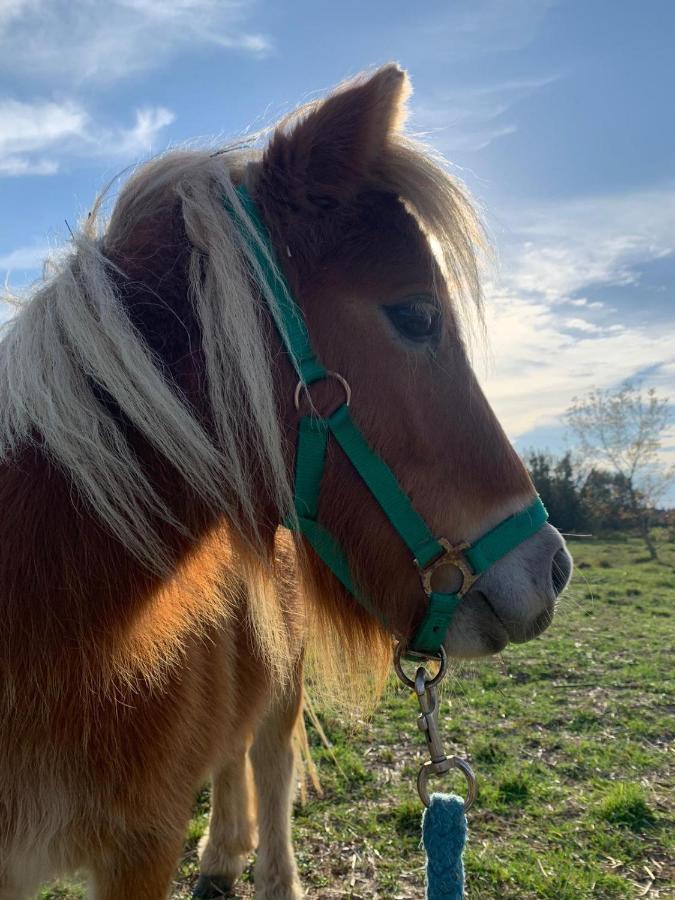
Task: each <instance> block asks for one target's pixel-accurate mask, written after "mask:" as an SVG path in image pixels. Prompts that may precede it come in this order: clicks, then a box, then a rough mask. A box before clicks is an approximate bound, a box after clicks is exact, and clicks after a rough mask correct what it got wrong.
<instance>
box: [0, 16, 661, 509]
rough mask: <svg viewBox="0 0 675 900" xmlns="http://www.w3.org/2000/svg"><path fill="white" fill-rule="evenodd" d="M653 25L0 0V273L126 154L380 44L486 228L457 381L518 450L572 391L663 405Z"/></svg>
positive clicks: (28, 276) (543, 442)
mask: <svg viewBox="0 0 675 900" xmlns="http://www.w3.org/2000/svg"><path fill="white" fill-rule="evenodd" d="M674 34H675V3H672V2H671V0H649V2H648V3H635V2H632V0H594V2H592V3H589V2H588V0H443V2H438V0H425V2H424V3H421V2H420V3H411V2H409V0H405V2H400V0H386V2H383V0H370V2H368V3H366V2H364V0H359V2H356V0H342V2H341V3H339V4H337V3H334V4H328V3H324V4H321V3H317V2H316V0H311V2H310V0H284V2H279V0H0V279H2V280H3V281H4V282H6V283H8V285H9V286H10V288H11V289H14V290H17V289H22V288H23V289H25V287H26V285H28V284H29V283H30V282H32V281H33V280H35V279H36V278H37V277H38V276H39V274H40V271H41V266H42V263H43V260H44V258H45V256H46V255H47V253H49V252H52V251H54V250H58V248H59V247H60V246H63V245H64V244H65V243H66V242H67V240H68V238H69V236H70V235H69V230H68V229H69V227H73V226H74V224H75V223H76V222H77V221H78V219H79V218H80V217H81V216H82V215H83V214H85V213H86V211H87V209H88V207H89V205H90V203H91V201H92V199H93V197H94V196H95V194H96V193H97V191H98V190H99V189H100V188H101V187H103V186H104V185H105V184H106V183H107V182H108V181H110V180H111V179H112V178H114V177H115V176H117V175H118V174H119V173H120V172H122V171H124V170H125V169H127V168H128V167H129V166H131V165H132V164H134V163H136V162H138V161H139V160H143V159H147V158H149V157H150V156H151V155H152V154H154V153H157V152H161V151H163V150H166V149H167V148H168V147H170V146H173V145H184V144H185V142H188V141H191V142H196V143H198V144H199V143H204V142H212V141H218V142H222V141H224V140H226V139H228V138H232V137H236V136H237V135H239V134H241V133H242V132H245V131H250V130H255V129H257V128H259V127H260V126H262V125H265V124H269V123H270V122H272V121H274V120H275V119H276V118H277V117H278V116H280V115H282V114H283V113H285V112H288V111H289V110H291V109H292V108H293V107H295V106H296V105H297V104H298V103H300V102H304V101H306V100H308V99H310V98H313V97H316V96H319V95H321V94H322V93H323V92H325V91H326V90H328V89H329V88H330V87H331V86H333V85H334V84H336V83H337V82H339V81H341V80H342V79H344V78H345V77H348V76H350V75H353V74H355V73H357V72H359V71H361V70H363V69H365V68H368V67H372V66H375V65H378V64H381V63H384V62H387V61H389V60H396V61H398V62H399V63H400V64H401V65H402V66H403V67H404V68H406V69H407V70H408V72H409V74H410V76H411V78H412V82H413V86H414V94H413V97H412V100H411V118H410V120H409V128H410V129H411V130H412V131H415V132H418V133H423V134H425V135H426V137H427V139H428V140H429V141H430V143H432V144H433V145H434V146H435V147H436V148H438V149H439V150H440V151H441V152H442V153H443V154H444V155H445V156H446V158H447V159H448V160H449V161H450V163H451V164H452V166H453V170H454V171H455V173H456V174H457V175H458V176H459V177H461V178H462V179H463V180H464V181H465V183H466V184H467V185H468V187H469V189H470V190H471V192H472V193H473V196H474V197H475V199H476V201H477V202H478V203H479V205H480V208H481V210H482V212H483V215H484V218H485V221H486V223H487V226H488V231H489V234H490V238H491V240H492V244H493V246H494V250H495V254H494V255H495V263H494V266H493V267H492V269H491V271H490V273H489V274H488V277H487V281H486V296H487V324H488V335H489V348H488V349H487V352H486V353H480V354H478V358H477V363H476V365H477V371H478V374H479V377H480V378H481V381H482V383H483V385H484V387H485V390H486V392H487V394H488V397H489V399H490V400H491V402H492V404H493V406H494V408H495V410H496V412H497V414H498V415H499V417H500V418H501V420H502V422H503V424H504V426H505V428H506V430H507V432H508V434H509V436H510V437H511V438H512V440H513V441H514V442H515V444H516V446H517V447H518V448H519V449H521V450H523V449H525V448H529V447H536V448H541V449H548V450H551V451H553V452H556V453H561V452H564V450H565V449H567V447H568V446H570V439H569V436H568V435H567V433H566V431H565V427H564V420H563V418H562V416H563V414H564V411H565V409H566V408H567V407H568V405H569V403H570V401H571V399H572V397H573V396H574V395H581V394H584V393H585V392H587V391H588V390H590V389H591V388H610V389H611V388H615V387H617V386H618V385H620V384H621V383H622V382H623V381H625V380H627V379H631V380H637V381H640V382H641V383H642V384H643V385H644V386H645V387H655V388H656V389H657V390H658V391H660V392H661V394H663V395H668V396H670V397H672V398H673V400H674V401H675V115H673V97H672V92H673V86H674V84H675V53H673V49H672V43H673V35H674ZM6 315H7V312H3V310H2V308H1V307H0V318H2V317H3V316H6ZM673 408H674V410H675V406H674V407H673ZM663 459H664V460H665V461H667V462H670V463H675V424H674V425H673V427H672V428H671V429H670V430H669V432H668V434H667V435H666V440H665V442H664V448H663ZM667 502H668V503H669V504H670V505H675V490H674V491H673V492H671V494H670V495H669V496H668V498H667Z"/></svg>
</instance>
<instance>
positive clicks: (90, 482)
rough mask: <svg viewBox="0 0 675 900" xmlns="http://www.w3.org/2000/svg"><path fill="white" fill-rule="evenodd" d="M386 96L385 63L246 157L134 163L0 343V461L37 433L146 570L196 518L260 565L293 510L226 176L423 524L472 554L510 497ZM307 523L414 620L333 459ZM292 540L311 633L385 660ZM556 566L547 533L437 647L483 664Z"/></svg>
mask: <svg viewBox="0 0 675 900" xmlns="http://www.w3.org/2000/svg"><path fill="white" fill-rule="evenodd" d="M408 92H409V85H408V81H407V78H406V76H405V74H404V73H403V72H402V71H401V70H400V69H399V68H398V67H396V66H386V67H384V68H382V69H380V70H378V71H376V72H375V73H374V74H373V75H371V76H370V77H361V78H359V79H357V80H356V81H353V82H350V83H348V84H346V85H344V86H342V87H340V88H339V89H338V90H337V91H336V92H335V93H333V94H332V95H330V96H329V97H328V98H327V99H325V100H323V101H319V102H316V103H313V104H310V105H309V106H307V107H304V108H302V109H300V110H298V111H296V113H294V114H293V115H291V116H289V117H287V118H286V119H284V120H283V121H282V122H280V123H279V124H278V125H277V126H276V127H275V128H273V129H272V130H271V133H270V135H269V136H268V137H267V138H266V142H265V145H264V147H263V148H262V149H242V147H241V146H239V147H238V148H234V149H229V150H224V151H222V152H220V153H207V152H197V151H190V152H172V153H169V154H167V155H166V156H164V157H161V158H159V159H157V160H155V161H153V162H151V163H149V164H147V165H146V166H143V167H142V168H140V169H139V170H138V172H137V173H136V174H135V176H134V177H133V178H131V179H130V180H129V182H128V183H127V184H126V186H125V187H124V189H123V190H122V192H121V194H120V197H119V198H118V201H117V204H116V206H115V209H114V211H113V215H112V218H111V221H110V223H109V225H108V227H107V229H106V231H105V233H97V232H96V230H95V226H94V222H95V216H90V218H89V220H88V223H87V226H86V228H85V230H84V232H83V233H82V234H81V235H79V236H78V237H77V238H76V239H75V242H74V251H73V253H71V255H70V256H69V257H68V259H67V260H66V262H65V264H64V265H62V267H61V268H60V270H59V271H58V272H57V274H56V275H55V277H54V278H53V279H52V280H51V281H50V282H49V283H48V284H47V285H46V286H44V287H43V288H41V289H40V290H39V291H38V292H37V293H36V294H35V296H34V297H33V298H32V300H31V301H30V302H29V303H28V304H27V305H26V306H25V308H24V309H23V310H22V311H21V313H20V314H19V316H18V317H17V319H16V320H15V321H14V322H13V323H12V324H11V326H10V327H9V329H8V332H7V334H6V336H5V338H4V341H3V346H2V353H1V354H0V456H2V457H5V458H8V457H10V456H11V455H12V454H14V453H15V452H17V449H18V448H19V447H20V446H21V445H22V444H25V443H33V444H34V445H36V446H37V448H38V450H39V452H40V453H44V454H47V456H48V457H50V458H51V459H52V460H53V461H54V462H55V463H56V465H57V466H58V468H59V469H60V470H61V471H63V472H65V473H67V475H68V476H69V477H70V478H71V479H72V482H73V483H74V484H75V486H76V487H77V489H78V491H79V495H80V496H81V497H82V498H83V499H84V501H85V502H86V503H87V504H88V506H89V508H90V509H91V510H93V511H94V512H95V513H96V515H97V516H98V517H99V519H100V520H102V521H103V522H104V523H105V525H106V526H107V528H108V529H109V530H110V531H111V532H112V533H113V534H114V535H115V536H116V538H117V539H118V541H119V542H120V543H121V544H123V545H124V546H125V547H126V548H127V550H128V551H129V553H130V555H131V556H133V557H135V558H136V559H137V561H139V562H140V563H141V564H143V565H145V566H149V567H154V569H155V570H159V575H160V577H165V575H164V576H162V572H164V573H166V570H167V568H172V567H175V565H176V558H177V554H182V555H185V553H186V552H187V551H188V550H189V548H190V547H191V546H194V540H195V539H196V538H197V537H198V536H199V535H200V534H201V535H203V534H205V533H206V532H207V531H208V533H212V531H213V528H214V527H218V523H219V522H222V523H225V529H226V530H227V529H229V541H228V547H229V548H230V549H229V550H227V551H224V554H225V559H226V561H230V562H231V561H232V552H233V551H232V548H234V552H235V553H236V554H238V555H239V562H240V564H241V565H240V571H242V572H243V573H244V575H245V576H246V573H247V572H255V570H256V566H257V563H258V562H259V561H260V560H263V559H266V560H268V561H269V560H270V559H271V558H273V556H274V549H273V548H274V543H275V541H274V535H275V532H276V531H277V529H278V526H279V523H280V522H282V521H284V520H285V519H286V518H287V517H288V516H289V515H292V508H293V500H292V488H291V482H292V472H293V465H294V447H295V438H296V432H297V428H298V422H299V416H300V414H301V412H304V411H306V409H304V410H303V409H301V410H300V411H299V410H298V409H297V408H296V404H295V403H294V394H295V387H296V381H297V379H296V377H295V375H294V372H293V369H292V367H291V365H290V363H289V360H288V357H287V355H286V354H285V353H284V352H283V349H282V345H281V342H280V339H279V336H278V334H277V333H276V331H275V328H274V326H273V324H272V318H271V316H270V306H269V302H272V303H273V298H271V297H267V300H268V302H267V303H266V302H263V296H262V295H263V294H266V293H267V294H268V293H269V289H268V286H266V285H264V284H262V283H261V279H260V278H259V277H258V276H259V268H258V267H257V265H256V262H255V258H254V256H253V254H252V251H251V246H250V243H249V242H248V241H247V240H246V235H243V234H242V231H241V227H240V225H238V224H237V222H236V221H235V220H234V218H233V217H232V216H231V215H230V214H228V211H227V207H228V206H229V207H230V208H236V207H237V206H238V204H239V200H238V195H237V193H236V190H235V189H236V186H237V185H238V184H243V185H245V186H246V187H247V189H248V191H249V193H250V194H251V195H252V197H253V198H254V200H255V201H256V203H257V206H258V208H259V211H260V213H261V215H262V218H263V219H264V222H265V224H266V226H267V228H268V229H269V231H270V233H271V236H272V239H273V243H274V247H275V251H276V253H275V255H276V258H277V261H278V263H279V265H280V267H281V268H282V269H283V271H284V274H285V276H286V279H287V281H288V283H289V284H290V288H291V290H292V292H293V295H294V298H295V300H296V302H297V303H298V304H299V306H300V308H301V309H302V312H303V314H304V317H305V319H306V321H307V325H308V329H309V333H310V336H311V340H312V343H313V346H314V348H315V350H316V352H317V355H318V357H319V358H320V359H321V361H322V362H323V363H324V365H325V366H326V367H327V368H328V369H331V370H334V371H337V372H339V373H340V374H341V375H342V376H343V377H344V378H345V379H346V380H347V381H348V382H349V384H350V385H351V389H352V398H351V409H352V413H353V417H354V419H355V421H356V423H357V424H358V426H359V427H360V429H361V431H362V433H363V434H364V436H365V437H366V439H367V441H368V443H369V444H370V446H371V447H372V448H373V449H374V450H375V452H376V453H378V454H379V455H380V457H381V458H382V459H384V460H385V462H386V463H387V464H388V465H389V467H390V468H391V470H393V472H394V473H395V475H396V477H397V478H398V481H399V483H400V484H401V486H402V487H403V489H404V490H405V492H406V493H407V494H408V495H409V497H410V498H411V500H412V502H413V504H414V507H415V508H416V510H417V511H418V512H419V513H420V514H421V515H422V517H423V518H424V520H425V521H426V522H427V523H428V525H429V527H430V528H431V529H432V531H433V532H434V533H435V534H436V535H438V536H443V537H444V538H447V539H448V540H449V541H450V542H451V543H453V544H456V543H459V542H461V541H472V540H474V539H476V538H478V537H479V536H480V535H482V534H484V533H485V532H486V531H488V530H489V529H490V528H491V527H492V526H494V525H495V524H496V523H498V522H500V521H501V520H503V519H504V518H505V517H506V516H508V515H510V514H513V513H517V512H519V511H520V510H522V509H523V508H525V507H526V506H527V505H528V504H529V503H531V501H532V499H533V497H534V490H533V487H532V484H531V482H530V479H529V477H528V475H527V472H526V471H525V469H524V467H523V465H522V463H521V461H520V460H519V458H518V456H517V454H516V453H515V452H514V450H513V448H512V447H511V445H510V443H509V441H508V440H507V438H506V436H505V434H504V432H503V431H502V429H501V427H500V425H499V423H498V421H497V420H496V418H495V416H494V414H493V412H492V410H491V409H490V406H489V404H488V402H487V400H486V398H485V396H484V394H483V393H482V391H481V389H480V387H479V386H478V384H477V381H476V378H475V376H474V374H473V371H472V369H471V365H470V363H469V359H468V356H467V351H466V347H465V341H464V338H463V334H462V332H463V330H466V325H465V323H466V321H467V320H468V319H469V318H470V317H471V316H472V315H475V314H476V312H477V310H479V308H480V285H479V263H478V256H479V254H480V250H481V242H482V236H481V229H480V225H479V222H478V220H477V218H476V215H475V213H474V211H473V209H472V206H471V204H470V202H469V200H468V198H467V195H466V193H465V192H464V191H463V189H462V188H461V186H460V185H459V184H458V183H457V182H456V181H455V179H454V178H452V177H451V176H450V175H448V174H447V172H446V171H445V170H444V168H443V167H442V165H441V164H440V163H439V162H438V161H437V160H435V159H434V157H433V155H432V154H431V153H430V152H429V151H428V149H427V148H425V147H424V146H423V145H420V144H418V143H415V142H414V141H412V140H410V139H408V138H406V137H405V136H404V135H403V134H402V133H401V131H400V128H401V125H402V122H403V118H404V115H403V111H404V104H405V99H406V95H407V93H408ZM224 201H225V202H224ZM336 390H337V391H338V393H336ZM339 391H341V388H340V387H339V385H338V383H337V382H333V381H329V382H325V383H322V384H319V385H316V386H315V387H313V388H312V389H311V402H312V403H313V404H314V405H315V406H316V407H317V408H318V409H320V410H322V411H327V410H330V409H331V408H333V407H334V406H335V405H336V403H337V402H338V401H339V400H341V393H339ZM307 402H308V401H307V398H305V400H303V401H302V403H301V407H302V405H303V404H306V403H307ZM319 519H320V520H321V522H322V523H323V525H324V526H326V527H327V528H328V529H329V530H330V532H332V534H333V535H334V536H335V537H336V538H337V539H338V541H339V542H340V543H341V544H342V546H343V547H344V549H345V551H346V555H347V558H348V560H349V564H350V568H351V570H352V572H353V575H354V578H355V580H356V582H357V583H358V584H359V586H360V587H361V589H362V591H363V593H364V594H366V595H367V596H368V597H369V598H370V601H371V603H372V604H373V605H374V606H375V607H376V608H377V609H379V610H380V611H381V612H382V613H383V614H384V615H385V616H386V619H387V620H388V621H389V622H390V623H391V625H392V628H393V629H394V630H395V631H396V632H397V633H398V634H400V635H402V636H404V637H405V636H408V635H410V634H411V633H412V631H413V630H414V629H415V627H416V625H417V623H418V622H419V620H420V619H421V617H422V616H423V614H424V610H425V606H426V597H425V594H424V591H423V590H422V586H421V584H420V578H419V573H418V571H417V570H416V568H415V566H414V564H413V561H412V559H411V557H410V555H409V553H408V552H407V550H406V548H405V547H404V545H403V544H402V542H401V540H400V539H399V538H398V536H397V535H396V533H395V532H394V530H393V529H392V527H391V525H390V523H389V522H388V521H387V519H386V518H385V516H384V514H383V513H382V511H381V509H380V508H379V506H378V505H377V504H376V503H375V502H374V500H373V498H372V497H371V495H370V494H369V492H368V491H367V489H366V488H365V487H364V485H363V484H362V483H361V481H360V479H359V478H358V477H357V476H356V474H355V472H354V471H353V469H352V467H351V465H350V464H349V462H348V461H347V460H346V459H345V457H344V456H343V455H342V453H341V452H340V450H339V449H338V448H336V447H335V446H334V445H330V446H329V451H328V457H327V463H326V469H325V477H324V480H323V484H322V489H321V496H320V504H319ZM297 540H298V541H299V542H300V547H301V551H302V552H301V553H300V554H299V568H300V575H301V577H302V580H303V582H304V583H305V585H306V587H307V593H308V597H310V598H311V599H312V601H314V602H313V606H314V609H315V611H316V612H317V615H318V619H319V623H318V625H317V629H316V630H317V631H318V632H319V633H320V635H321V636H323V637H327V638H330V636H331V635H333V636H336V637H337V638H338V639H340V641H341V643H343V644H345V645H346V646H348V647H349V649H351V650H352V651H353V654H354V655H355V656H357V657H358V656H359V655H364V654H365V653H366V652H367V653H368V655H369V656H370V658H371V659H372V657H373V651H375V650H377V649H378V648H379V649H380V650H381V651H382V652H381V653H380V654H379V656H380V658H381V659H382V660H386V659H387V658H388V655H389V651H390V647H391V643H390V636H389V635H387V634H386V633H385V632H384V631H383V630H382V628H381V627H380V626H379V625H378V623H377V622H376V620H375V619H374V618H372V617H371V616H369V615H368V613H366V612H364V611H363V610H362V609H361V608H360V607H359V606H358V605H357V604H356V603H355V601H354V600H353V598H351V597H350V596H349V594H348V593H347V592H346V591H345V590H343V589H342V588H341V587H340V586H339V584H338V583H337V581H336V580H335V579H334V578H333V576H332V575H331V574H330V573H329V572H328V570H327V569H326V567H325V566H324V565H323V564H321V563H320V562H319V561H318V559H317V558H316V557H315V556H314V555H313V553H312V552H311V551H309V550H307V551H306V552H305V549H304V548H302V540H301V539H300V538H297ZM570 569H571V562H570V558H569V556H568V554H567V552H566V551H565V549H564V544H563V541H562V539H561V537H560V535H559V534H558V532H557V531H555V529H553V528H552V527H551V526H548V525H547V526H544V527H543V528H542V529H541V530H540V531H539V532H538V533H537V534H536V535H534V536H533V537H531V538H529V539H528V540H527V541H525V542H524V543H522V544H521V545H520V546H519V547H518V548H517V549H516V550H513V551H512V552H511V553H509V554H508V555H507V556H505V557H504V558H503V559H502V560H501V561H499V562H498V563H496V564H495V565H494V566H493V567H492V568H491V569H490V570H489V571H488V572H487V573H485V574H484V575H483V576H481V578H480V579H479V580H478V581H477V582H476V583H475V585H474V586H473V588H472V590H471V591H470V592H469V593H466V594H465V595H464V596H463V598H462V601H461V603H460V605H459V607H458V609H457V612H456V614H455V618H454V621H453V625H452V628H451V630H450V632H449V634H448V635H447V638H446V647H447V649H448V651H449V652H450V653H451V654H452V655H455V656H473V655H480V654H485V653H492V652H495V651H498V650H500V649H501V648H502V647H503V646H504V645H505V644H506V643H507V642H508V641H509V640H511V641H524V640H527V639H528V638H531V637H533V636H535V635H536V634H538V633H539V632H540V631H542V630H543V629H544V628H545V627H546V625H547V624H548V623H549V622H550V620H551V617H552V614H553V608H554V603H555V599H556V596H557V594H558V593H559V592H560V591H561V589H562V588H563V586H564V585H565V583H566V582H567V579H568V577H569V573H570ZM259 572H260V570H258V575H259ZM441 572H442V573H443V574H442V576H440V577H443V578H445V579H446V582H447V583H445V584H443V585H441V587H442V588H444V589H449V590H453V589H455V587H456V585H453V584H452V579H453V578H455V577H456V575H457V572H456V571H455V570H453V569H452V568H451V567H448V568H446V569H444V570H441ZM246 577H248V576H246ZM256 579H257V580H256ZM249 580H250V581H251V585H252V587H251V590H250V591H249V595H250V598H251V604H252V607H253V612H252V618H253V620H254V625H255V627H256V629H257V631H258V633H259V635H261V638H262V640H263V643H264V644H266V645H267V646H268V648H271V647H272V645H273V644H274V642H275V640H276V638H277V637H278V633H277V632H275V628H276V624H275V623H278V622H280V621H282V619H283V616H282V619H279V617H278V616H277V615H274V614H272V605H273V604H274V602H276V601H275V600H274V598H271V594H270V592H269V591H268V590H267V589H266V588H265V587H264V586H263V582H265V581H266V579H265V578H263V579H260V578H259V577H258V576H254V575H252V576H251V579H249ZM267 583H268V584H269V583H271V582H270V580H269V579H267ZM270 598H271V599H270ZM256 604H257V607H256ZM374 655H375V656H377V654H376V653H375V654H374Z"/></svg>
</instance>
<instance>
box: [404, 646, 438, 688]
mask: <svg viewBox="0 0 675 900" xmlns="http://www.w3.org/2000/svg"><path fill="white" fill-rule="evenodd" d="M404 653H409V654H410V655H411V656H416V657H418V658H419V659H420V660H427V659H436V660H437V661H438V662H440V668H439V670H438V672H436V674H435V675H434V676H433V678H429V680H428V681H427V687H435V686H436V685H437V684H438V682H439V681H441V680H442V679H443V678H445V674H446V672H447V671H448V654H447V653H446V652H445V648H444V647H443V646H441V647H440V659H438V657H435V656H429V655H428V654H427V653H415V652H414V651H413V650H411V651H408V649H407V648H406V645H405V644H404V643H403V641H400V642H399V643H398V644H397V645H396V651H395V652H394V669H395V670H396V674H397V675H398V677H399V678H400V679H401V681H402V682H403V684H405V686H406V687H409V688H412V689H413V690H415V682H414V680H413V679H412V678H409V677H408V676H407V675H406V674H405V672H404V671H403V665H402V663H401V657H402V656H403V654H404Z"/></svg>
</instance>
